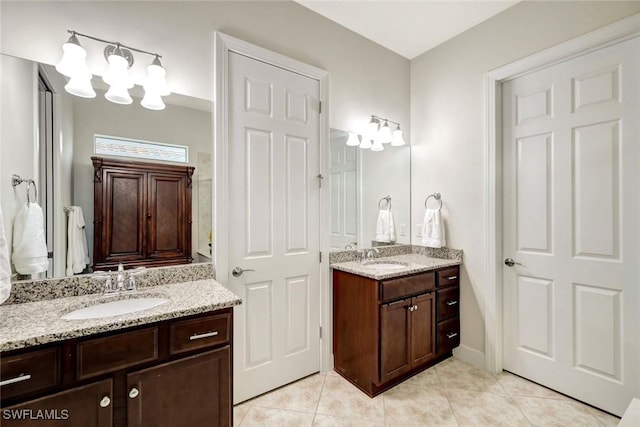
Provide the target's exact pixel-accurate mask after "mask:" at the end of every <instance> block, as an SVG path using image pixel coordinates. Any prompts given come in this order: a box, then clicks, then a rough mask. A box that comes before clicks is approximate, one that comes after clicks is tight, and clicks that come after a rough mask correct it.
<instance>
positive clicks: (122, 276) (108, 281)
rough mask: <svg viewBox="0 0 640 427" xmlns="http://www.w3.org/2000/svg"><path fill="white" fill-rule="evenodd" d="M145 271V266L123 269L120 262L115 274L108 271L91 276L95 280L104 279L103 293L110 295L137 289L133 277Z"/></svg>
mask: <svg viewBox="0 0 640 427" xmlns="http://www.w3.org/2000/svg"><path fill="white" fill-rule="evenodd" d="M145 273H146V268H145V267H138V268H136V269H135V270H129V271H125V270H124V266H123V265H122V263H120V264H118V271H117V272H116V273H115V274H114V273H112V272H111V271H109V272H108V273H107V274H94V275H93V276H92V278H93V279H95V280H104V290H103V294H104V295H111V294H119V293H125V292H135V291H137V290H138V289H137V286H136V280H135V278H136V277H137V276H141V275H143V274H145Z"/></svg>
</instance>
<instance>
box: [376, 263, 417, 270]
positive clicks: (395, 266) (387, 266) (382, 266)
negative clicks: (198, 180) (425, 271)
mask: <svg viewBox="0 0 640 427" xmlns="http://www.w3.org/2000/svg"><path fill="white" fill-rule="evenodd" d="M365 266H366V267H369V268H375V269H376V270H402V269H403V268H407V267H409V264H405V263H404V262H390V261H380V262H376V261H374V262H368V263H366V264H365Z"/></svg>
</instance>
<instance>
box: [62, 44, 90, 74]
mask: <svg viewBox="0 0 640 427" xmlns="http://www.w3.org/2000/svg"><path fill="white" fill-rule="evenodd" d="M62 52H63V54H62V59H60V62H58V63H57V64H56V70H57V71H58V72H59V73H60V74H62V75H64V76H67V77H75V76H77V75H85V76H86V75H87V74H89V75H91V73H89V67H87V61H86V58H87V51H86V50H84V48H83V47H82V46H80V43H79V42H78V39H77V38H76V36H75V35H72V36H71V37H70V38H69V40H68V41H67V42H66V43H65V44H63V45H62Z"/></svg>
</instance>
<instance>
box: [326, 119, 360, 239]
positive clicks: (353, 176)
mask: <svg viewBox="0 0 640 427" xmlns="http://www.w3.org/2000/svg"><path fill="white" fill-rule="evenodd" d="M334 133H335V134H337V135H334ZM346 141H347V134H346V133H345V132H342V131H337V132H336V131H333V130H332V131H331V143H330V145H329V191H330V193H331V197H330V204H331V209H330V211H331V232H330V234H329V244H330V247H331V250H338V251H339V250H344V249H345V247H346V246H347V245H349V244H353V245H355V246H356V247H357V246H358V238H357V233H358V211H357V206H358V194H357V192H358V181H357V180H358V174H357V161H358V159H357V156H358V151H357V150H358V147H350V146H348V145H346Z"/></svg>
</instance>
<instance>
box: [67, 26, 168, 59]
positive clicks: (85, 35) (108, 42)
mask: <svg viewBox="0 0 640 427" xmlns="http://www.w3.org/2000/svg"><path fill="white" fill-rule="evenodd" d="M67 32H68V33H70V34H71V35H74V36H80V37H84V38H87V39H91V40H95V41H98V42H102V43H106V44H110V45H114V46H117V47H121V48H122V47H123V48H125V49H129V50H133V51H134V52H140V53H144V54H146V55H151V56H155V57H158V58H162V55H160V54H159V53H153V52H149V51H146V50H142V49H137V48H135V47H131V46H127V45H124V44H122V43H120V42H112V41H109V40H104V39H100V38H98V37H93V36H90V35H88V34H82V33H79V32H77V31H73V30H67Z"/></svg>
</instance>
